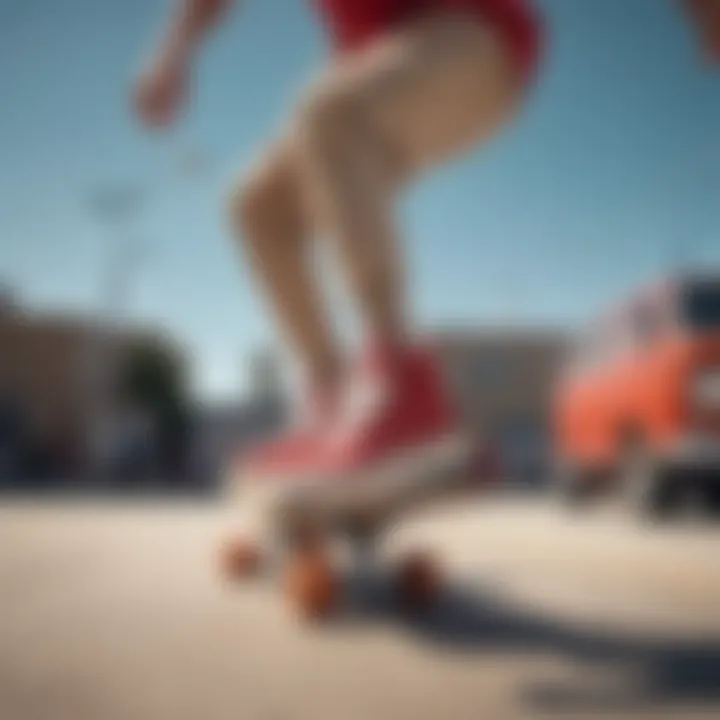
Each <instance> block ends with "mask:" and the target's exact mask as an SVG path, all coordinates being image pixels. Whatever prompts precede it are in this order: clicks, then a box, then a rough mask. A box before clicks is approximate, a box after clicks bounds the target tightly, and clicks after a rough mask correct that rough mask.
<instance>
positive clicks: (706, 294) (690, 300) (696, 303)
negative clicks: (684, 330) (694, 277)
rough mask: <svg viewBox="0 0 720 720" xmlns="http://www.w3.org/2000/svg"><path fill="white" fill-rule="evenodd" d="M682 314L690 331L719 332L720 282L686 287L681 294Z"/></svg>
mask: <svg viewBox="0 0 720 720" xmlns="http://www.w3.org/2000/svg"><path fill="white" fill-rule="evenodd" d="M682 314H683V319H684V321H685V323H686V324H687V325H688V326H689V327H690V328H691V329H692V330H720V281H716V282H706V283H699V284H695V285H690V286H689V287H687V288H686V289H685V291H684V293H683V299H682Z"/></svg>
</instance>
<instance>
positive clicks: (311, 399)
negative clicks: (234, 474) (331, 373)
mask: <svg viewBox="0 0 720 720" xmlns="http://www.w3.org/2000/svg"><path fill="white" fill-rule="evenodd" d="M338 395H339V393H338V392H337V391H335V389H332V390H328V391H325V392H319V391H315V392H313V393H312V394H310V395H309V396H308V397H307V399H306V401H305V405H304V407H303V408H302V417H300V418H299V419H298V421H297V423H296V424H294V425H293V426H292V427H291V428H289V429H287V430H286V431H285V432H283V433H281V434H280V435H279V436H278V437H277V438H274V439H272V440H270V441H269V442H266V443H265V444H263V445H260V446H259V447H256V448H254V449H253V450H251V451H250V452H249V453H246V454H245V455H244V456H243V457H242V458H241V459H240V463H239V468H238V474H239V476H240V479H241V480H242V481H246V482H266V481H283V482H288V483H292V482H293V481H295V480H297V479H300V478H302V477H304V476H305V474H306V472H307V471H308V470H309V469H310V468H311V467H313V465H312V463H313V461H314V459H315V457H316V455H317V447H318V445H319V443H320V441H321V439H322V438H323V437H324V435H325V434H326V433H327V431H328V428H329V426H330V423H332V422H333V421H334V419H335V414H336V412H337V409H338V404H339V397H338Z"/></svg>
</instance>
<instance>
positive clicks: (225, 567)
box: [220, 537, 263, 580]
mask: <svg viewBox="0 0 720 720" xmlns="http://www.w3.org/2000/svg"><path fill="white" fill-rule="evenodd" d="M262 559H263V558H262V551H261V550H260V548H259V547H258V545H257V543H255V542H253V541H252V540H250V539H248V538H242V537H235V538H229V539H228V540H226V541H225V542H224V543H223V545H222V547H221V548H220V570H221V572H222V574H223V575H224V576H225V577H226V578H227V579H229V580H245V579H248V578H253V577H256V576H257V575H258V574H259V573H260V569H261V567H262Z"/></svg>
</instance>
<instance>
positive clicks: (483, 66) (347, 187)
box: [293, 15, 522, 343]
mask: <svg viewBox="0 0 720 720" xmlns="http://www.w3.org/2000/svg"><path fill="white" fill-rule="evenodd" d="M521 94H522V83H521V81H520V80H519V78H518V76H517V74H516V73H515V72H514V69H513V65H512V62H511V59H510V57H509V53H508V51H507V49H506V47H505V46H504V44H503V43H502V42H501V41H500V40H499V39H498V38H497V37H496V35H495V34H494V32H493V31H492V30H491V29H488V28H485V27H483V26H482V25H481V24H480V23H479V22H475V21H471V20H469V19H468V18H465V17H463V16H457V15H443V16H439V17H433V18H427V19H425V20H423V21H421V22H419V23H417V24H415V25H412V26H410V27H408V28H406V29H405V30H403V31H400V32H398V33H396V34H395V35H394V36H392V37H389V38H387V39H383V40H380V41H378V42H377V43H376V44H374V45H373V46H372V47H370V48H369V49H368V50H367V51H364V52H360V53H358V54H357V55H351V56H349V58H348V59H347V60H346V61H345V62H344V63H341V64H340V65H338V66H336V67H334V68H332V69H331V71H330V73H329V75H328V76H327V78H325V80H324V81H322V82H321V83H320V84H319V85H318V87H317V88H316V89H315V90H314V92H312V93H311V95H310V97H309V99H308V102H307V104H306V106H305V107H304V108H303V110H302V111H301V113H300V116H299V119H298V123H297V126H296V132H295V134H294V136H293V137H294V140H295V142H296V150H297V156H298V158H299V164H300V166H301V168H302V172H303V177H304V180H306V181H307V182H306V186H307V188H308V192H309V196H308V197H309V202H310V205H311V207H312V209H313V212H314V217H315V218H316V219H317V221H318V223H319V224H320V225H321V227H322V229H323V230H325V231H326V232H327V233H328V235H329V236H330V238H331V239H332V240H333V241H334V242H336V244H337V249H338V250H339V254H340V259H341V262H342V264H343V266H344V270H345V272H346V275H347V278H348V280H349V283H350V285H351V288H352V291H353V293H354V294H355V295H356V297H357V300H358V303H359V305H360V309H361V311H362V313H363V316H364V319H365V321H366V323H367V325H368V328H369V330H370V332H371V334H372V335H375V336H379V337H380V338H381V339H383V340H385V341H387V342H390V343H393V342H395V341H398V340H400V339H401V336H402V334H403V332H404V328H405V325H406V318H405V308H404V300H403V298H404V291H403V278H402V272H401V263H400V261H399V257H398V255H399V251H398V246H399V243H398V236H397V231H396V228H395V225H394V218H393V212H392V210H393V206H394V201H395V195H396V192H397V191H398V190H399V189H400V187H401V186H402V184H403V182H404V181H405V180H407V179H408V178H410V177H412V176H413V175H415V174H416V173H418V172H419V171H420V170H422V169H423V168H424V167H426V166H428V165H432V164H435V163H437V162H439V161H441V160H444V159H446V158H447V157H448V156H450V155H452V154H454V153H456V152H459V151H461V150H463V149H465V148H467V147H469V146H471V145H473V144H474V143H476V142H477V141H478V140H482V139H486V138H487V137H489V136H491V135H492V134H493V133H494V132H495V131H496V130H498V129H499V127H501V125H502V124H503V122H504V121H505V120H506V119H508V117H509V116H510V115H511V111H512V110H513V108H514V107H515V105H516V104H517V101H518V100H519V98H520V96H521ZM304 185H305V184H304Z"/></svg>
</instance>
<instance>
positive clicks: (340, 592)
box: [220, 446, 479, 620]
mask: <svg viewBox="0 0 720 720" xmlns="http://www.w3.org/2000/svg"><path fill="white" fill-rule="evenodd" d="M445 452H446V455H445V457H441V458H439V459H438V462H437V463H435V462H432V463H428V462H427V460H426V459H424V460H423V462H422V463H418V462H416V461H414V460H413V458H411V457H408V458H399V459H398V460H397V461H394V462H393V464H392V465H388V466H386V467H384V468H383V470H382V471H381V472H379V473H376V474H374V475H373V476H372V477H371V478H368V479H366V480H362V481H357V482H354V481H352V480H351V479H348V482H340V483H335V484H333V485H332V486H329V485H327V484H323V483H320V482H318V483H312V482H309V483H307V484H302V485H298V486H293V487H283V486H282V484H278V483H274V484H273V486H272V487H268V486H267V485H265V486H263V484H262V483H257V484H254V483H253V482H252V481H250V480H248V479H246V482H245V483H244V486H243V487H242V488H241V492H242V494H243V495H244V502H245V503H246V504H252V505H254V506H255V507H254V508H253V510H254V512H255V513H256V515H258V516H260V517H262V518H263V525H264V527H265V532H264V533H259V534H258V535H259V536H262V535H264V536H265V537H266V542H265V543H263V542H262V541H260V540H257V539H252V538H247V537H245V538H242V537H234V538H231V539H229V540H228V541H227V542H226V543H225V545H224V546H223V548H222V551H221V554H220V562H221V571H222V573H223V574H224V576H225V577H226V578H228V579H230V580H241V579H248V578H252V577H258V576H262V575H275V574H276V573H278V572H279V574H280V576H281V579H282V588H283V592H284V595H285V598H286V600H287V601H288V602H289V604H290V605H291V607H292V608H293V609H294V610H295V611H296V613H297V614H298V615H299V616H300V617H301V618H303V619H305V620H318V619H323V618H328V617H330V616H333V615H336V614H337V613H338V612H339V611H340V610H341V609H342V607H343V605H344V604H345V602H346V600H347V599H348V593H347V592H346V591H347V586H348V583H347V578H348V576H349V575H350V574H351V572H352V569H355V570H357V569H360V568H361V569H363V570H364V571H369V572H371V573H372V574H377V573H376V572H375V571H379V569H380V554H379V552H378V551H379V549H380V547H381V545H382V541H383V540H384V539H385V538H387V537H388V535H390V533H391V531H392V529H393V528H394V527H395V526H396V525H397V523H398V522H400V521H401V520H402V519H404V518H405V517H407V516H408V515H410V514H412V513H414V512H418V511H420V510H421V509H422V508H424V507H427V506H428V505H431V506H432V505H437V504H440V503H442V502H447V501H451V500H452V499H454V498H457V497H459V496H460V497H462V496H465V495H466V494H467V495H469V494H471V493H472V492H473V491H475V490H477V488H478V486H479V483H478V476H477V467H478V466H477V463H476V460H477V457H476V456H474V455H473V454H472V453H470V452H469V451H467V450H465V449H464V448H460V447H459V446H454V447H448V448H447V449H446V450H445ZM389 576H390V587H389V590H390V595H391V597H392V600H393V602H394V603H396V604H397V605H398V607H399V608H400V609H401V610H404V611H408V612H418V611H426V610H428V609H430V608H431V607H432V606H433V605H434V604H435V603H436V602H437V601H438V599H439V597H440V595H441V593H442V587H443V579H442V567H441V564H440V563H439V562H438V561H437V560H436V559H435V558H434V557H433V556H432V554H430V553H428V552H425V551H413V552H409V553H407V554H406V555H404V556H403V557H401V558H400V559H399V560H398V561H396V562H395V563H393V567H392V568H391V572H390V573H389Z"/></svg>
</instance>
